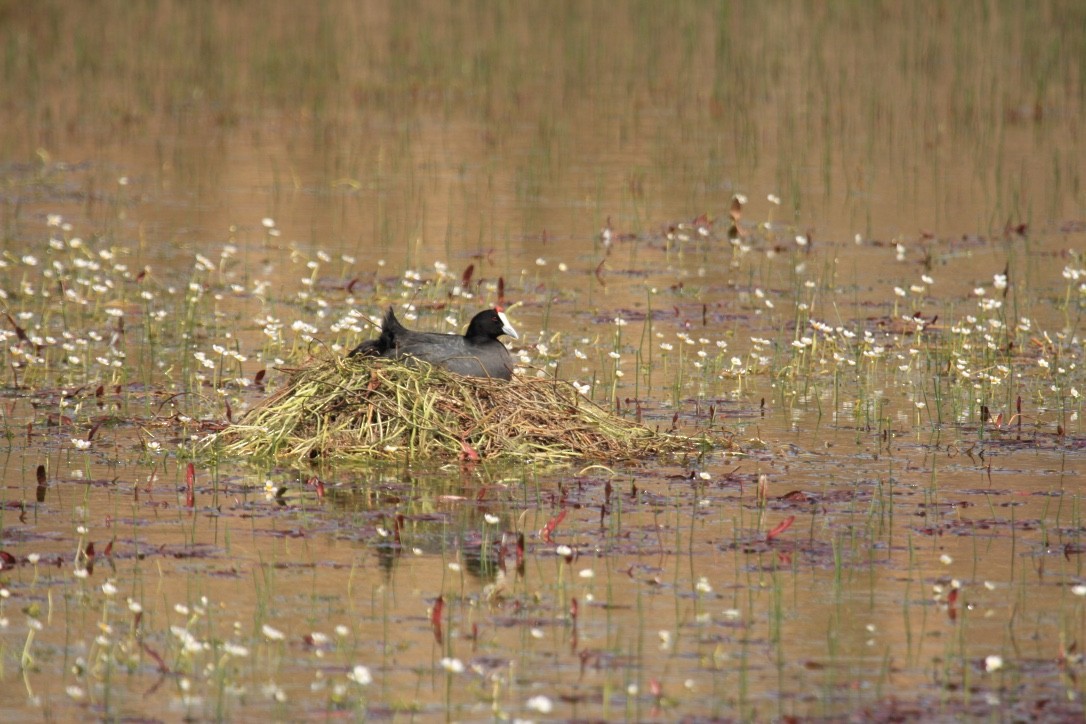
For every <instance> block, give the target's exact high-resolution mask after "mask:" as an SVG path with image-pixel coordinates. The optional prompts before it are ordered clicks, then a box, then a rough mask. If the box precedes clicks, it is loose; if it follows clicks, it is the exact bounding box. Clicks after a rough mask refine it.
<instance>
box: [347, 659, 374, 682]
mask: <svg viewBox="0 0 1086 724" xmlns="http://www.w3.org/2000/svg"><path fill="white" fill-rule="evenodd" d="M347 678H348V679H350V680H351V681H353V682H354V683H356V684H358V685H359V686H369V685H370V684H372V683H373V674H371V673H370V670H369V668H367V667H365V666H363V665H362V664H356V665H355V667H354V668H353V669H351V673H349V674H347Z"/></svg>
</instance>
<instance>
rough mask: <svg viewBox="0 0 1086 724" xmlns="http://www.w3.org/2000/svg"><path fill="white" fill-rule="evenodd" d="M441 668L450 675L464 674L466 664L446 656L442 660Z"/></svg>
mask: <svg viewBox="0 0 1086 724" xmlns="http://www.w3.org/2000/svg"><path fill="white" fill-rule="evenodd" d="M441 668H443V669H445V671H448V672H449V673H450V674H462V673H464V662H463V661H461V660H460V659H452V658H449V657H448V656H446V657H445V658H443V659H442V660H441Z"/></svg>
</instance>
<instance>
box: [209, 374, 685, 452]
mask: <svg viewBox="0 0 1086 724" xmlns="http://www.w3.org/2000/svg"><path fill="white" fill-rule="evenodd" d="M285 371H286V372H287V373H288V375H289V377H288V380H287V383H286V385H285V386H284V387H283V388H282V389H280V390H279V391H278V392H276V393H275V394H274V395H272V396H271V397H269V398H268V399H266V400H265V401H264V402H262V403H261V404H260V405H259V406H258V407H255V408H253V409H252V410H250V411H249V412H248V413H246V414H245V416H244V417H243V418H242V419H241V421H240V422H239V423H237V424H235V425H231V426H229V427H228V428H226V429H225V430H223V431H222V432H221V433H220V434H219V435H218V440H219V441H220V442H221V443H222V445H223V451H224V452H225V453H226V454H227V455H238V456H247V457H273V458H278V459H291V460H316V459H320V460H325V461H332V460H334V461H338V462H349V461H362V460H368V459H374V458H377V459H381V458H384V459H389V458H392V459H397V458H400V459H402V458H408V457H410V458H437V459H447V460H448V459H461V460H475V459H489V458H495V457H506V458H514V459H532V460H537V461H553V462H560V461H562V460H568V459H576V458H587V459H630V458H637V457H642V456H646V455H653V454H657V453H667V452H680V451H692V450H697V449H699V448H701V447H702V446H703V444H704V441H703V440H701V439H695V438H690V437H684V436H680V435H673V434H668V433H660V432H657V431H654V430H651V429H649V428H647V427H645V426H643V425H640V424H637V423H634V422H631V421H629V420H625V419H623V418H620V417H616V416H614V415H612V414H610V413H609V412H607V411H606V410H604V409H603V408H601V407H599V406H598V405H596V404H595V403H593V402H592V401H590V400H589V399H587V398H586V397H584V396H583V395H581V394H580V393H578V392H577V391H576V390H575V389H574V388H573V387H572V386H571V385H570V384H568V383H566V382H561V381H557V380H543V379H524V378H514V379H513V380H512V381H510V382H506V381H503V380H491V379H480V378H474V377H463V376H460V375H455V374H452V373H449V372H446V371H445V370H443V369H440V368H438V367H434V366H432V365H428V364H424V363H419V364H412V365H410V366H408V365H406V364H404V363H402V362H398V361H394V360H385V359H374V358H363V357H356V358H351V359H347V358H344V357H330V358H327V359H316V360H313V361H312V362H310V363H309V364H306V365H305V366H303V367H300V368H295V369H289V370H285Z"/></svg>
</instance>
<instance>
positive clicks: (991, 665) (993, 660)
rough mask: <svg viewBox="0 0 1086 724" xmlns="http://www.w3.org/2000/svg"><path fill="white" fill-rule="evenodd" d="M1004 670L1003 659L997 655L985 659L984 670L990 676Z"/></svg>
mask: <svg viewBox="0 0 1086 724" xmlns="http://www.w3.org/2000/svg"><path fill="white" fill-rule="evenodd" d="M1002 668H1003V657H1002V656H999V655H997V654H992V655H990V656H986V657H984V670H985V671H987V672H988V673H989V674H990V673H992V672H993V671H999V670H1000V669H1002Z"/></svg>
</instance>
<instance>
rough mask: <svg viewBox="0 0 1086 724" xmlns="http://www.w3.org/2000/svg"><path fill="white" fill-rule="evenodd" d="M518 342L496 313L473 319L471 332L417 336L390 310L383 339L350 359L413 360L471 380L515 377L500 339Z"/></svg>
mask: <svg viewBox="0 0 1086 724" xmlns="http://www.w3.org/2000/svg"><path fill="white" fill-rule="evenodd" d="M503 334H507V335H509V336H510V337H512V338H513V339H517V331H516V330H515V329H513V325H511V324H510V323H509V320H508V319H506V317H505V314H504V313H503V312H501V311H500V310H497V309H484V310H483V311H481V312H479V313H478V314H476V315H475V316H474V317H472V318H471V322H470V323H469V324H468V331H467V333H465V334H464V336H460V335H459V334H439V333H435V332H416V331H414V330H410V329H408V328H407V327H405V326H403V325H402V324H400V320H398V319H396V313H395V312H393V311H392V308H391V307H389V310H388V313H387V314H385V319H384V321H383V322H382V323H381V336H379V337H378V338H377V339H371V340H367V341H365V342H363V343H362V344H360V345H358V346H357V347H355V348H354V349H353V350H351V353H350V355H348V356H349V357H353V356H355V355H363V356H366V357H386V358H389V359H406V358H413V359H419V360H423V361H424V362H429V363H430V364H432V365H437V366H439V367H444V368H445V369H447V370H449V371H450V372H455V373H457V374H460V375H467V376H469V377H495V378H498V379H502V380H508V379H512V377H513V357H512V355H510V354H509V350H507V349H506V348H505V345H504V344H502V343H501V342H499V341H498V337H500V336H501V335H503Z"/></svg>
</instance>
